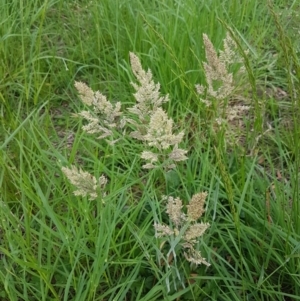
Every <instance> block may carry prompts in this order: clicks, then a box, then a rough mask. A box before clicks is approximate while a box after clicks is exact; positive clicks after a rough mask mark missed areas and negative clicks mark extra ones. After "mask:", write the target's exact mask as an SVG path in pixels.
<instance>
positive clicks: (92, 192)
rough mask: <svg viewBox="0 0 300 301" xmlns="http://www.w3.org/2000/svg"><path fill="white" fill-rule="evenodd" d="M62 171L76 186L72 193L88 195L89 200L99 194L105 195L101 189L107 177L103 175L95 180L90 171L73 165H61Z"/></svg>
mask: <svg viewBox="0 0 300 301" xmlns="http://www.w3.org/2000/svg"><path fill="white" fill-rule="evenodd" d="M62 172H63V173H64V174H65V176H66V177H67V178H68V179H69V181H70V182H71V184H73V185H74V186H75V187H76V189H77V190H75V191H74V195H77V196H83V197H84V196H88V197H89V199H90V200H95V199H96V198H97V197H99V196H100V195H101V196H102V197H104V196H105V193H104V192H103V190H104V188H105V186H106V184H107V178H106V177H105V176H104V175H102V176H101V177H99V179H98V180H97V179H96V178H95V177H94V176H92V175H91V174H90V173H88V172H86V171H83V170H82V169H78V168H77V167H75V166H71V168H67V167H63V168H62Z"/></svg>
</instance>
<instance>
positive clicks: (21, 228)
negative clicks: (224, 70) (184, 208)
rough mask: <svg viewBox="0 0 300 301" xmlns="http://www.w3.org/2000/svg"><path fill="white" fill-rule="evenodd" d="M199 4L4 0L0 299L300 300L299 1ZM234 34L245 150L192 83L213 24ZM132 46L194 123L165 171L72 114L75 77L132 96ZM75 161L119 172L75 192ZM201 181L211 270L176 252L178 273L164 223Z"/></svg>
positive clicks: (176, 110)
mask: <svg viewBox="0 0 300 301" xmlns="http://www.w3.org/2000/svg"><path fill="white" fill-rule="evenodd" d="M198 2H199V1H195V0H185V1H181V0H178V1H174V0H172V1H171V0H164V1H142V0H139V1H138V0H132V1H130V3H129V2H128V1H122V0H116V1H100V2H99V1H86V0H83V1H62V0H58V1H53V0H48V1H25V2H24V1H16V0H13V1H4V2H3V3H2V4H0V15H1V29H0V32H1V43H0V57H1V61H0V74H1V77H0V79H1V80H0V108H1V111H0V121H1V122H0V138H1V144H0V166H1V168H0V205H1V210H0V238H1V240H0V258H1V261H0V300H5V301H6V300H143V301H147V300H149V301H150V300H217V301H219V300H228V301H229V300H230V301H231V300H270V301H271V300H272V301H273V300H282V301H283V300H285V301H286V300H300V297H299V296H300V291H299V288H300V259H299V255H300V253H299V252H300V236H299V233H300V224H299V215H300V209H299V163H300V162H299V143H300V142H299V131H300V128H299V122H298V120H299V108H300V105H299V100H300V99H299V95H300V94H299V93H300V86H299V78H300V76H299V74H300V62H299V47H300V38H299V33H298V27H297V26H298V25H297V24H298V23H299V19H300V17H299V15H297V10H298V9H299V4H297V1H281V0H277V1H272V3H271V1H256V0H251V1H244V2H245V3H244V2H243V3H242V4H241V2H240V1H238V0H232V1H221V2H220V1H217V0H209V1H202V2H201V3H198ZM297 20H298V21H297ZM229 29H230V30H231V31H232V34H233V36H234V38H235V39H236V41H237V42H238V43H239V45H240V48H241V49H243V50H246V49H248V50H249V54H248V56H247V73H248V75H249V77H245V78H244V79H243V78H242V81H241V82H240V84H241V88H240V87H238V86H237V89H236V91H235V94H234V95H235V97H236V99H247V100H249V101H251V102H252V103H255V104H256V106H255V111H254V118H256V119H257V118H261V123H260V127H255V131H252V132H251V131H250V130H249V131H248V132H247V133H246V137H247V138H248V139H246V141H247V143H246V146H245V149H246V150H245V151H242V150H241V149H240V148H238V147H234V148H232V149H231V150H229V149H228V148H226V147H225V146H224V144H223V142H222V141H223V140H222V137H221V136H217V137H215V136H214V135H213V134H212V133H211V132H209V130H208V129H209V122H210V119H209V116H210V114H211V112H208V111H207V110H206V109H205V108H204V106H203V105H201V103H200V101H199V96H198V95H197V94H196V90H195V88H194V86H195V84H197V83H200V84H204V83H205V77H204V70H203V67H202V64H201V62H202V61H205V52H204V48H203V42H202V34H203V33H206V34H207V35H208V37H209V38H210V39H211V40H212V42H213V44H214V46H215V47H216V49H220V48H221V47H222V40H223V38H224V37H225V33H226V31H228V30H229ZM130 51H132V52H134V53H136V54H137V55H138V57H139V58H140V59H141V62H142V65H143V68H144V69H148V68H150V69H151V70H152V72H153V75H154V78H155V81H156V82H159V83H160V84H161V92H162V94H166V93H169V94H170V102H169V103H168V104H166V105H165V109H166V110H167V112H168V114H169V116H172V118H173V119H174V121H175V124H176V125H177V126H178V130H179V129H184V130H185V138H184V139H185V140H184V142H183V146H182V147H183V148H185V149H188V150H189V153H188V157H189V159H188V160H187V161H185V162H183V163H180V164H178V166H177V168H176V169H175V170H173V171H171V172H168V173H165V172H164V171H162V170H155V171H153V170H151V171H145V170H143V169H142V168H141V166H142V164H144V162H143V160H141V158H140V153H141V151H142V150H143V146H142V145H140V144H138V143H136V142H132V140H131V139H129V138H128V139H127V140H125V141H123V143H122V144H120V145H118V144H116V145H115V146H114V147H111V146H108V145H106V144H105V143H102V142H101V141H99V140H96V139H95V137H93V136H91V135H87V134H85V133H83V131H82V130H81V126H82V121H81V120H80V119H78V118H74V117H73V116H72V114H73V113H77V112H79V111H81V110H83V109H84V106H83V105H82V103H81V102H80V101H79V97H78V94H77V92H76V91H75V88H74V80H77V81H83V82H86V83H87V84H88V85H89V86H91V87H92V88H93V89H94V90H100V91H101V92H102V93H103V94H105V95H106V96H107V98H108V99H109V100H113V101H114V100H119V101H121V102H122V105H124V106H125V107H127V106H128V105H132V104H133V103H134V99H133V96H132V93H133V92H134V91H133V88H132V87H131V85H130V81H133V80H134V76H133V74H132V72H131V71H130V70H131V69H130V64H129V52H130ZM265 91H267V93H265ZM259 114H260V115H259ZM268 124H270V125H271V126H272V130H271V131H269V132H267V133H265V131H266V130H267V128H268ZM249 127H250V126H249ZM264 133H265V134H264ZM260 135H261V136H260ZM257 137H260V139H257V140H255V138H257ZM249 150H252V152H251V155H249V154H250V152H249ZM71 164H75V165H76V166H78V167H82V168H83V169H84V170H86V171H89V172H90V173H91V174H94V175H95V176H98V177H99V176H100V175H101V174H105V175H106V176H107V177H108V180H109V182H108V186H107V188H106V190H107V191H106V192H107V196H106V197H105V198H104V200H105V205H104V204H102V202H101V201H89V200H88V199H87V198H81V197H76V196H74V195H73V190H74V188H73V187H72V185H70V184H69V182H68V181H67V179H66V178H65V177H64V175H63V174H62V171H61V167H62V166H70V165H71ZM200 191H207V192H208V197H207V202H206V212H205V216H204V217H203V218H202V220H203V221H205V222H209V223H210V224H211V226H210V228H209V229H208V230H207V232H206V234H205V235H204V236H203V238H201V239H200V241H199V244H198V247H199V250H201V253H202V254H203V256H204V257H205V258H206V259H207V260H208V262H209V263H210V264H211V266H210V267H206V266H203V265H201V266H199V267H195V266H192V265H190V264H189V263H188V262H187V261H186V260H185V259H184V257H181V258H180V257H179V259H178V263H177V266H176V267H174V266H173V268H170V269H168V268H167V267H166V265H165V264H164V263H163V261H161V259H162V258H160V257H159V256H162V254H161V253H160V247H161V245H160V241H159V240H157V239H156V238H155V237H154V228H153V223H154V221H163V222H165V223H167V215H166V213H165V203H163V202H162V201H161V199H162V198H161V197H162V195H172V196H174V197H180V198H181V199H182V200H183V201H184V202H185V203H187V201H188V200H189V199H190V198H191V196H192V195H193V194H194V193H197V192H200ZM159 254H160V255H159ZM165 260H166V258H165ZM178 273H179V274H180V276H181V278H180V279H181V280H179V277H178ZM168 281H169V287H170V291H168V285H167V283H168Z"/></svg>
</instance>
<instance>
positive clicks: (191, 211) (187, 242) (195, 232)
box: [154, 192, 210, 266]
mask: <svg viewBox="0 0 300 301" xmlns="http://www.w3.org/2000/svg"><path fill="white" fill-rule="evenodd" d="M206 196H207V193H206V192H202V193H197V194H195V195H194V196H193V197H192V199H191V201H190V203H189V205H188V206H187V214H185V213H184V212H183V211H182V208H183V205H182V201H181V200H180V199H179V198H173V197H164V198H163V199H166V200H167V201H168V202H167V209H166V212H167V214H168V216H169V218H170V221H171V222H172V225H170V226H168V225H164V224H159V223H155V224H154V228H155V233H156V235H155V236H156V237H162V238H164V239H165V240H168V241H169V244H170V246H171V248H170V250H169V252H168V254H167V255H170V254H171V253H172V254H173V257H174V258H175V257H176V253H175V246H176V245H177V244H178V243H180V244H181V248H182V249H183V250H184V256H185V258H186V259H187V260H188V261H189V262H191V263H194V264H196V265H199V264H205V265H207V266H209V263H208V262H207V261H206V260H205V258H203V257H202V256H201V253H200V252H199V251H197V250H196V249H195V244H196V243H197V239H199V238H200V237H201V236H202V235H203V234H204V232H205V231H206V230H207V229H208V227H209V226H210V225H209V223H202V222H201V223H197V222H196V220H197V219H199V218H200V217H201V216H202V214H203V212H204V209H203V206H204V202H205V199H206ZM174 236H175V241H174ZM167 257H168V256H167Z"/></svg>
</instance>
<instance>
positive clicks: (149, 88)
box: [127, 53, 187, 169]
mask: <svg viewBox="0 0 300 301" xmlns="http://www.w3.org/2000/svg"><path fill="white" fill-rule="evenodd" d="M130 63H131V68H132V72H133V74H134V75H135V77H136V79H137V81H138V83H139V84H136V83H131V85H132V86H133V87H134V89H135V91H136V92H135V93H134V94H133V95H134V97H135V99H136V102H137V103H136V104H135V105H134V106H133V107H131V108H129V109H128V111H129V112H130V113H132V115H133V116H131V117H130V118H128V119H127V120H128V122H129V123H131V124H132V125H133V126H134V127H135V130H134V131H132V132H131V133H130V135H131V137H134V138H135V139H138V140H141V141H143V142H144V143H145V145H146V146H147V148H148V147H150V148H151V149H150V150H149V149H148V150H145V151H143V152H142V155H141V157H142V158H143V159H144V160H146V161H147V163H146V164H144V165H143V168H147V169H152V168H155V167H157V166H161V165H163V166H164V167H165V168H166V169H172V168H174V167H175V166H176V165H175V163H174V162H179V161H184V160H186V159H187V157H186V156H185V154H186V153H187V151H186V150H183V149H180V148H178V145H179V143H180V142H181V141H182V138H183V136H184V132H183V131H181V132H180V133H179V134H177V135H175V134H173V124H174V122H173V120H172V119H171V118H168V115H167V113H166V112H165V111H164V110H163V108H162V107H161V106H162V104H164V103H166V102H168V101H169V96H168V95H166V96H161V95H160V92H159V90H160V84H159V83H157V84H156V83H154V81H153V79H152V72H151V70H148V71H147V72H146V71H144V70H143V68H142V65H141V62H140V60H139V58H138V57H137V56H136V55H135V54H134V53H130Z"/></svg>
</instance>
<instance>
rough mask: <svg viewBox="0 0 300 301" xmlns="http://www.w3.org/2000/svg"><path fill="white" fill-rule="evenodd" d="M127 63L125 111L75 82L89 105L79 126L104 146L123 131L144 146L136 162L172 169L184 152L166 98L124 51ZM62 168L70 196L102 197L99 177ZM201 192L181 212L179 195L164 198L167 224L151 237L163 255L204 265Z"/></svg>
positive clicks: (102, 180)
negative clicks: (128, 102)
mask: <svg viewBox="0 0 300 301" xmlns="http://www.w3.org/2000/svg"><path fill="white" fill-rule="evenodd" d="M130 63H131V67H132V71H133V74H134V76H135V77H136V80H137V81H138V83H131V84H132V86H133V88H134V89H135V93H134V94H133V95H134V98H135V100H136V104H135V105H133V106H132V107H130V108H128V110H123V111H121V103H120V102H117V103H116V104H115V105H113V104H111V103H110V102H109V101H108V100H107V99H106V97H105V96H104V95H103V94H101V93H100V92H99V91H97V92H94V91H93V90H92V89H91V88H90V87H88V86H87V85H86V84H84V83H82V82H75V87H76V89H77V90H78V92H79V94H80V98H81V100H82V102H83V103H84V104H86V105H88V106H89V107H91V108H92V109H91V110H90V111H82V112H80V113H79V114H78V115H79V116H81V117H83V118H84V119H86V120H87V122H88V124H87V125H84V126H83V130H84V131H85V132H87V133H89V134H100V136H98V137H97V138H99V139H102V138H106V137H110V140H109V141H107V142H108V143H109V144H110V145H111V144H114V143H116V142H117V141H118V145H119V143H121V142H122V141H124V140H123V139H126V135H125V134H126V132H128V131H129V132H130V134H129V135H128V137H127V138H130V137H131V138H133V139H135V140H138V141H141V142H142V143H143V146H145V148H144V150H143V151H142V153H141V158H142V159H144V160H145V161H146V164H144V165H142V167H143V168H145V169H152V168H156V167H162V168H163V169H165V170H169V169H172V168H174V167H176V165H175V163H177V162H180V161H184V160H186V159H187V157H186V153H187V151H186V150H184V149H181V148H179V144H180V143H181V142H182V139H183V137H184V132H183V131H180V132H179V133H177V134H175V133H174V132H173V130H174V121H173V120H172V119H171V118H169V117H168V114H167V113H166V112H165V111H164V109H163V108H162V105H163V104H164V103H166V102H168V101H169V96H168V95H166V96H161V95H160V92H159V90H160V85H159V83H157V84H156V83H155V82H154V81H153V78H152V73H151V71H150V70H148V71H145V70H143V68H142V65H141V62H140V60H139V58H138V57H137V56H136V55H135V54H133V53H130ZM126 125H127V127H128V131H127V129H126V128H125V126H126ZM120 130H122V139H119V138H118V139H116V140H115V137H114V135H116V134H117V132H118V131H120ZM119 137H120V136H119ZM132 147H134V144H132ZM62 171H63V173H64V174H65V175H66V177H67V178H68V179H69V181H70V182H71V183H72V184H73V185H74V186H75V187H76V190H75V191H74V194H75V195H77V196H83V197H86V196H87V197H88V198H89V199H90V200H95V199H97V198H100V199H101V198H102V197H103V196H104V192H103V191H104V188H105V185H106V183H107V179H106V177H105V176H103V175H102V176H101V177H100V178H99V179H96V177H94V176H93V175H91V174H90V173H88V172H85V171H83V170H81V169H78V168H76V167H74V166H72V167H71V168H67V167H63V168H62ZM206 196H207V194H206V193H198V194H195V195H194V196H193V197H192V199H191V201H190V203H189V205H187V213H183V212H182V211H181V209H182V207H183V206H182V201H181V200H180V199H179V198H175V199H174V198H173V197H168V198H167V200H168V204H167V214H168V215H169V218H170V221H171V223H172V225H171V226H166V225H162V224H158V223H156V224H155V225H154V227H155V231H156V237H163V238H164V239H165V240H168V241H169V243H170V251H169V253H168V256H167V257H169V256H170V255H171V254H172V256H173V258H174V259H175V262H176V254H179V253H180V254H181V255H182V257H183V258H185V259H186V260H187V261H189V262H191V263H194V264H196V265H199V264H205V265H207V266H209V263H208V262H207V261H206V260H205V258H202V256H201V253H200V252H199V251H197V250H196V248H195V245H196V243H197V240H198V238H199V237H201V236H202V235H203V233H204V232H205V231H206V229H207V228H208V227H209V224H208V223H198V222H197V220H198V219H199V218H200V217H201V216H202V214H203V212H204V202H205V199H206ZM180 249H182V250H183V253H182V252H180ZM177 275H179V273H177ZM179 278H180V277H179ZM183 285H184V284H183Z"/></svg>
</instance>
